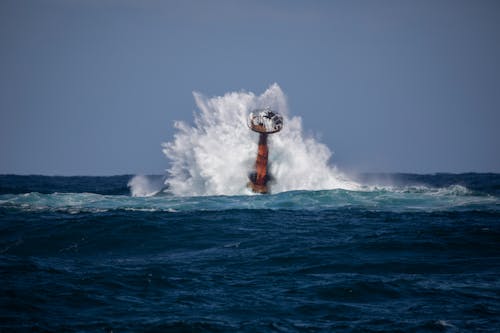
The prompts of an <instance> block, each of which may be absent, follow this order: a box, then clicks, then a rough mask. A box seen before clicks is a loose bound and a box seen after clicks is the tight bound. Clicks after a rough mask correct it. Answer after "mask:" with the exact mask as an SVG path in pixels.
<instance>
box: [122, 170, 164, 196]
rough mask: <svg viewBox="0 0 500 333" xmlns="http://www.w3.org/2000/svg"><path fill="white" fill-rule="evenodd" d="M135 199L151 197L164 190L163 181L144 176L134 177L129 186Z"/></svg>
mask: <svg viewBox="0 0 500 333" xmlns="http://www.w3.org/2000/svg"><path fill="white" fill-rule="evenodd" d="M127 186H128V187H130V193H131V194H132V196H133V197H151V196H153V195H155V194H157V193H158V192H160V191H161V190H162V189H163V187H164V186H163V181H158V179H157V178H155V177H148V176H144V175H136V176H134V177H133V178H132V179H131V180H130V181H129V182H128V184H127Z"/></svg>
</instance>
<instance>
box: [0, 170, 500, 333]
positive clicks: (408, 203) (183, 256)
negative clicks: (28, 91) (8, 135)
mask: <svg viewBox="0 0 500 333" xmlns="http://www.w3.org/2000/svg"><path fill="white" fill-rule="evenodd" d="M133 179H137V178H134V177H132V176H116V177H44V176H12V175H11V176H9V175H4V176H0V286H1V287H0V288H1V292H0V304H1V305H0V307H1V311H0V331H2V332H10V331H26V332H30V331H57V332H111V331H113V332H136V331H145V332H332V331H333V332H359V331H367V332H390V331H401V332H464V331H470V332H477V331H480V332H498V331H499V328H500V175H499V174H460V175H455V174H436V175H411V174H385V175H373V174H371V175H369V174H366V175H361V176H359V177H357V178H356V179H355V181H356V183H357V184H359V186H360V188H358V189H332V190H317V191H316V190H314V191H313V190H297V191H284V192H280V193H275V194H271V195H203V196H180V195H176V194H174V193H172V191H169V189H168V188H167V189H166V190H164V191H161V192H160V193H158V194H156V195H154V196H146V197H138V196H132V195H131V192H130V191H131V190H130V187H131V186H133V185H132V184H130V185H129V182H130V181H131V180H133ZM145 179H147V180H148V181H149V182H151V183H155V182H156V183H163V176H156V177H145Z"/></svg>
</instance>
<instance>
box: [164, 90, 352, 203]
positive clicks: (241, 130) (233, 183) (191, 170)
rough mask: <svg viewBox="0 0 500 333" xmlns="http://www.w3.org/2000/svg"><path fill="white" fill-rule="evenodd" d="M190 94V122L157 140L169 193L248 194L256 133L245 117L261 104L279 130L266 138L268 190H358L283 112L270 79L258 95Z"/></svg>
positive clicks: (297, 120) (326, 152)
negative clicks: (279, 120)
mask: <svg viewBox="0 0 500 333" xmlns="http://www.w3.org/2000/svg"><path fill="white" fill-rule="evenodd" d="M193 95H194V99H195V102H196V105H197V107H198V109H199V112H198V113H196V114H195V119H194V126H191V125H189V124H187V123H185V122H176V123H175V128H176V129H177V133H176V134H175V135H174V139H173V141H171V142H167V143H164V144H163V152H164V153H165V155H166V156H167V158H168V159H169V160H170V168H169V169H168V170H167V171H168V176H167V179H166V183H167V184H168V186H169V191H171V192H172V193H173V194H175V195H182V196H199V195H241V194H250V193H251V192H250V190H249V189H248V188H247V186H246V184H247V183H248V174H249V173H250V172H251V171H252V169H253V165H254V162H255V156H256V152H257V142H258V135H257V134H256V133H254V132H252V131H250V130H249V129H248V127H247V125H246V124H247V117H248V114H249V113H250V112H251V111H252V110H254V109H258V108H265V107H270V108H271V109H273V110H274V111H276V112H278V113H279V114H281V115H283V117H284V128H283V130H282V131H281V132H280V133H277V134H275V135H273V136H271V137H270V138H269V150H270V153H269V162H270V173H271V175H272V177H273V179H274V180H273V182H272V184H271V192H272V193H278V192H283V191H291V190H322V189H335V188H342V189H357V188H358V185H357V184H356V183H355V182H353V181H351V180H349V179H347V178H346V177H345V176H343V175H342V174H341V173H339V172H338V171H337V170H336V169H335V168H334V167H332V166H330V165H329V164H328V161H329V159H330V157H331V152H330V150H329V149H328V147H326V146H325V145H324V144H321V143H319V142H317V141H316V140H315V139H314V138H306V137H304V135H303V131H302V121H301V118H300V117H298V116H290V115H289V112H288V107H287V102H286V97H285V95H284V93H283V91H282V90H281V88H280V87H279V86H278V85H277V84H276V83H275V84H273V85H271V86H270V87H269V88H268V89H267V90H266V91H265V92H264V93H263V94H262V95H260V96H257V95H255V94H254V93H252V92H230V93H226V94H225V95H224V96H217V97H211V98H207V97H205V96H203V95H202V94H200V93H196V92H195V93H193Z"/></svg>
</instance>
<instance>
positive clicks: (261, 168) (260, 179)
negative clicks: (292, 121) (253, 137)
mask: <svg viewBox="0 0 500 333" xmlns="http://www.w3.org/2000/svg"><path fill="white" fill-rule="evenodd" d="M268 155H269V148H268V147H267V133H260V136H259V148H258V151H257V159H256V160H255V182H254V183H253V187H252V188H253V191H254V192H258V193H267V185H266V183H267V178H268V177H267V158H268Z"/></svg>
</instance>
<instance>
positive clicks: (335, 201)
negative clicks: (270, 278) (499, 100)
mask: <svg viewBox="0 0 500 333" xmlns="http://www.w3.org/2000/svg"><path fill="white" fill-rule="evenodd" d="M345 208H347V209H362V210H370V211H395V212H405V211H440V210H443V211H445V210H477V209H486V210H495V211H498V210H499V209H500V198H499V197H497V196H492V195H489V194H483V193H478V192H474V191H471V190H469V189H467V188H465V187H463V186H460V185H452V186H449V187H445V188H433V187H424V186H404V187H400V188H393V187H372V188H368V187H365V188H363V189H362V190H357V191H351V190H345V189H335V190H321V191H288V192H282V193H278V194H274V195H258V196H247V195H240V196H195V197H187V196H176V195H171V194H158V195H155V196H150V197H132V196H128V195H102V194H96V193H52V194H43V193H38V192H32V193H25V194H4V195H0V209H18V210H22V211H33V212H39V211H52V212H65V213H70V214H77V213H86V212H92V213H100V212H107V211H116V210H124V211H143V212H155V211H159V212H184V211H219V210H231V209H247V210H262V209H270V210H301V211H315V210H316V211H317V210H330V209H345Z"/></svg>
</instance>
